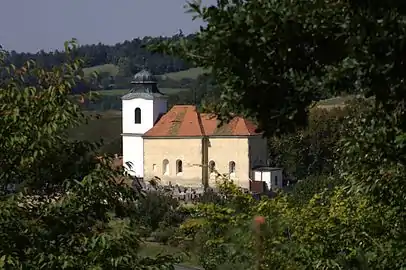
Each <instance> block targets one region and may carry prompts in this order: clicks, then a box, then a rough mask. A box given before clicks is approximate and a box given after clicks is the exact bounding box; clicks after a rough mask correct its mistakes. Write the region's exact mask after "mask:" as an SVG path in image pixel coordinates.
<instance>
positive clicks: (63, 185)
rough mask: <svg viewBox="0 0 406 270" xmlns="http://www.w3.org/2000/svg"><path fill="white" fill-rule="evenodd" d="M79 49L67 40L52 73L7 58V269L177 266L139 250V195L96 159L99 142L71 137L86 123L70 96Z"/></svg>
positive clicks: (0, 134)
mask: <svg viewBox="0 0 406 270" xmlns="http://www.w3.org/2000/svg"><path fill="white" fill-rule="evenodd" d="M75 49H76V44H75V42H71V43H66V45H65V51H66V53H67V55H66V59H68V60H67V61H66V62H65V63H64V64H63V65H62V66H55V67H54V68H53V69H52V70H44V69H42V68H38V67H37V66H36V65H35V63H34V62H32V61H30V62H27V63H26V64H24V66H22V67H15V66H13V65H11V66H10V65H7V64H6V63H4V62H3V61H1V66H0V67H1V74H3V76H4V77H3V80H2V81H1V82H0V101H1V102H0V104H1V105H0V115H1V118H0V126H1V129H0V138H1V143H0V156H1V157H2V158H1V160H2V166H1V170H0V179H1V180H0V189H1V190H0V207H1V209H2V210H1V212H0V237H1V238H2V241H1V243H0V258H1V259H0V263H1V269H145V268H146V267H150V269H158V267H160V269H162V267H166V268H167V269H170V268H171V267H172V266H171V264H172V263H173V259H172V258H170V257H167V256H163V257H157V258H142V257H140V256H139V255H138V250H139V237H138V235H137V231H136V230H134V227H133V223H134V222H133V221H132V220H129V218H130V217H131V216H132V211H131V210H132V209H134V207H135V205H136V203H137V201H138V200H139V197H140V193H139V192H136V191H135V190H133V189H130V188H129V187H127V186H125V185H123V184H121V183H119V181H117V179H123V171H120V170H119V171H117V170H112V166H111V163H110V159H109V158H108V157H105V158H104V159H100V160H97V159H96V156H95V152H94V150H95V149H97V148H98V147H99V145H97V144H94V143H90V142H87V141H79V140H74V141H73V140H70V139H69V137H68V131H69V130H70V129H72V128H75V127H77V126H79V125H82V124H83V123H84V122H85V121H86V117H85V116H84V115H83V114H82V113H81V110H80V107H79V106H78V104H77V102H74V101H72V98H70V97H69V95H70V93H71V90H72V87H74V86H75V85H76V84H77V83H78V82H80V81H81V80H82V78H81V75H83V72H82V70H81V65H82V61H81V60H78V59H74V58H72V54H73V53H74V51H75ZM1 60H3V59H1ZM124 179H125V178H124ZM13 184H14V185H15V188H14V190H11V191H10V189H9V187H10V185H13Z"/></svg>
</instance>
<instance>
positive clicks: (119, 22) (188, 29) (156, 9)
mask: <svg viewBox="0 0 406 270" xmlns="http://www.w3.org/2000/svg"><path fill="white" fill-rule="evenodd" d="M202 2H203V3H204V4H214V3H215V0H203V1H202ZM185 4H186V1H185V0H1V9H0V44H1V45H2V46H3V48H5V49H6V50H15V51H17V52H36V51H39V50H44V51H50V50H55V49H61V48H63V43H64V41H66V40H70V39H72V38H76V39H78V42H79V44H82V45H83V44H95V43H99V42H101V43H104V44H109V45H112V44H115V43H118V42H123V41H124V40H132V39H134V38H137V37H144V36H160V35H163V36H171V35H174V34H176V33H177V32H178V31H179V29H182V31H183V33H184V34H189V33H192V32H195V31H197V30H198V29H199V26H200V25H201V22H199V21H194V22H193V21H192V15H191V14H186V13H185V8H184V5H185Z"/></svg>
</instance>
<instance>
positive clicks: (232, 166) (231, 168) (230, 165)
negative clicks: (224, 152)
mask: <svg viewBox="0 0 406 270" xmlns="http://www.w3.org/2000/svg"><path fill="white" fill-rule="evenodd" d="M228 173H229V174H230V176H234V175H235V162H234V161H230V162H229V163H228Z"/></svg>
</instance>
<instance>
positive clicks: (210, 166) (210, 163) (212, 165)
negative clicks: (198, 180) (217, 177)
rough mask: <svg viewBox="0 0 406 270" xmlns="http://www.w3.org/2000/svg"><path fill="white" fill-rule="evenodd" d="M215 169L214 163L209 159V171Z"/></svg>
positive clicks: (211, 171)
mask: <svg viewBox="0 0 406 270" xmlns="http://www.w3.org/2000/svg"><path fill="white" fill-rule="evenodd" d="M215 170H216V163H215V162H214V161H213V160H211V161H210V162H209V173H214V171H215Z"/></svg>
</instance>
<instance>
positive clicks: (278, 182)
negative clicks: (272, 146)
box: [252, 166, 283, 190]
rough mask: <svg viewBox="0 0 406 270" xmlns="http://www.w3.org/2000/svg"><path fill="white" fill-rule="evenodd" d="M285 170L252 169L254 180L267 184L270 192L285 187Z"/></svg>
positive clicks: (264, 167)
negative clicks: (283, 172)
mask: <svg viewBox="0 0 406 270" xmlns="http://www.w3.org/2000/svg"><path fill="white" fill-rule="evenodd" d="M282 171H283V169H282V168H274V167H266V166H263V167H255V168H253V169H252V173H253V177H252V178H253V180H254V181H262V182H265V183H266V185H267V186H268V189H269V190H274V189H275V188H282V187H283V174H282Z"/></svg>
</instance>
